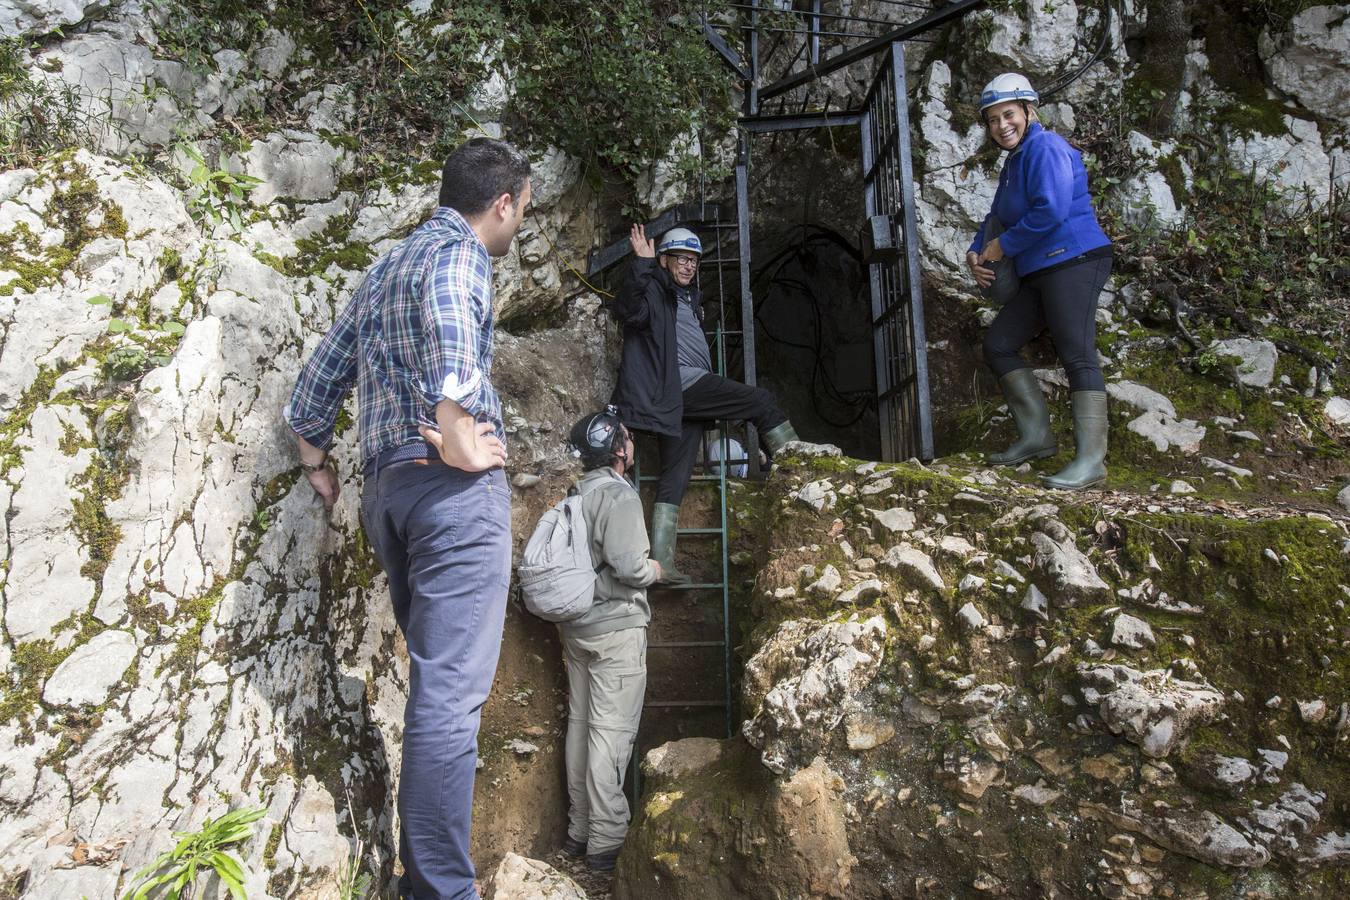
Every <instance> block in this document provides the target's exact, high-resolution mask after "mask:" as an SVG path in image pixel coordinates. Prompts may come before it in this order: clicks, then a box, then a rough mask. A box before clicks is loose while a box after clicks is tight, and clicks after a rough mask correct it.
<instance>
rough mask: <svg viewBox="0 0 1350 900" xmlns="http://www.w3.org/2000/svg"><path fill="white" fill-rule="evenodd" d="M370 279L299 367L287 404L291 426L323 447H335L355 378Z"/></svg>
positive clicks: (286, 415)
mask: <svg viewBox="0 0 1350 900" xmlns="http://www.w3.org/2000/svg"><path fill="white" fill-rule="evenodd" d="M370 281H371V278H370V277H369V276H367V278H366V280H365V281H363V282H362V283H361V286H360V287H359V288H357V290H356V293H354V294H353V295H352V298H351V300H349V301H348V302H347V305H346V306H344V307H343V308H342V311H341V312H340V313H338V317H337V319H336V320H335V321H334V322H333V327H332V328H330V329H329V331H328V333H327V334H326V335H324V337H323V340H321V341H320V342H319V346H318V347H316V348H315V350H314V354H313V355H312V356H310V358H309V361H308V362H306V363H305V365H304V366H303V367H302V368H301V369H300V376H299V377H298V378H297V379H296V381H295V390H294V391H292V392H291V399H290V402H288V403H287V404H286V408H285V411H284V415H285V417H286V421H287V422H289V423H290V426H291V428H293V429H295V433H296V434H298V435H300V436H301V437H302V438H304V439H305V440H306V441H307V442H309V443H310V444H312V445H314V446H315V447H318V448H319V449H320V450H329V449H331V448H332V446H333V427H334V423H336V422H337V416H338V411H339V410H341V408H342V403H343V401H344V400H346V398H347V393H348V392H349V391H350V390H351V387H352V383H353V382H355V381H356V347H357V344H356V314H357V307H358V304H360V302H361V300H362V298H363V297H364V296H365V294H366V292H367V291H369V290H370Z"/></svg>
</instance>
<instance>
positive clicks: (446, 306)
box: [421, 241, 492, 416]
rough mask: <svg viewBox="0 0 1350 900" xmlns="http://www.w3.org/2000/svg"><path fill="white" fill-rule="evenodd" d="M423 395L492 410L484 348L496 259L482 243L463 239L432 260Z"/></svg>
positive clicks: (430, 400) (431, 402)
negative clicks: (487, 399)
mask: <svg viewBox="0 0 1350 900" xmlns="http://www.w3.org/2000/svg"><path fill="white" fill-rule="evenodd" d="M423 297H424V302H423V307H422V315H423V326H424V328H425V333H426V334H427V336H428V337H429V338H430V340H429V341H428V342H427V346H426V348H425V350H424V352H423V354H422V372H421V378H422V395H423V399H424V400H425V401H426V403H427V405H428V406H435V405H436V404H437V403H439V402H441V401H442V400H453V401H454V402H455V403H457V404H459V405H460V406H461V407H462V408H463V409H464V411H465V412H467V413H469V414H470V415H473V416H478V415H480V414H483V413H485V412H487V410H486V409H485V406H486V404H485V402H484V400H483V388H484V385H485V383H486V373H485V372H484V371H483V360H482V358H481V353H480V349H479V348H480V346H481V338H482V331H483V328H484V327H486V323H487V320H488V316H490V315H491V308H490V304H491V302H492V263H491V260H490V259H489V258H488V255H487V251H486V250H484V249H483V247H482V246H481V245H479V244H476V243H473V242H470V241H458V242H456V243H453V244H450V245H448V246H446V247H444V248H442V249H441V250H440V251H439V252H438V253H437V254H436V257H435V259H433V260H432V262H431V266H430V269H429V271H428V273H427V290H426V291H424V292H423Z"/></svg>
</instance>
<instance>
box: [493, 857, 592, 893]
mask: <svg viewBox="0 0 1350 900" xmlns="http://www.w3.org/2000/svg"><path fill="white" fill-rule="evenodd" d="M484 887H485V888H486V891H487V893H486V894H485V895H484V896H485V897H486V898H487V900H586V892H585V891H583V890H582V889H581V886H580V885H578V884H577V883H576V882H575V881H573V880H572V879H571V878H568V877H567V876H566V875H564V874H563V873H561V872H559V871H558V870H557V869H555V868H553V867H552V866H550V865H549V864H548V863H546V862H541V861H539V860H537V859H526V858H525V857H523V856H520V855H518V854H516V853H510V852H508V853H507V854H506V856H504V857H503V858H502V861H501V863H500V864H499V865H498V866H497V870H496V871H495V872H493V873H492V877H491V878H489V879H488V882H487V884H486V885H485V886H484Z"/></svg>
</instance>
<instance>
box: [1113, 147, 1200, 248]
mask: <svg viewBox="0 0 1350 900" xmlns="http://www.w3.org/2000/svg"><path fill="white" fill-rule="evenodd" d="M1126 140H1127V141H1128V142H1129V147H1130V152H1131V153H1132V154H1133V155H1134V156H1135V158H1136V159H1137V160H1139V161H1140V165H1139V166H1138V170H1137V172H1136V174H1134V175H1132V176H1131V177H1130V178H1129V179H1128V180H1127V181H1126V182H1125V184H1124V185H1122V187H1121V199H1122V201H1123V204H1122V205H1123V212H1124V216H1125V221H1127V222H1129V223H1130V224H1131V225H1133V226H1135V227H1136V228H1145V229H1147V228H1153V229H1166V228H1175V227H1176V226H1178V225H1180V224H1181V222H1182V220H1183V219H1184V218H1185V212H1184V210H1182V209H1181V208H1180V207H1179V206H1178V205H1177V201H1176V198H1175V197H1174V196H1173V194H1172V188H1171V186H1170V185H1169V184H1168V183H1167V179H1166V178H1165V177H1164V176H1163V174H1162V173H1161V172H1160V171H1158V161H1159V160H1160V159H1161V158H1163V157H1165V156H1171V155H1172V154H1174V153H1175V152H1176V146H1175V145H1174V144H1172V143H1171V142H1169V141H1164V142H1162V143H1161V144H1160V143H1158V142H1155V141H1153V140H1152V139H1150V138H1149V137H1148V136H1147V135H1144V134H1141V133H1139V132H1138V131H1131V132H1130V133H1129V135H1127V136H1126Z"/></svg>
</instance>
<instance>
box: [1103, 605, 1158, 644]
mask: <svg viewBox="0 0 1350 900" xmlns="http://www.w3.org/2000/svg"><path fill="white" fill-rule="evenodd" d="M1111 643H1112V644H1114V645H1115V646H1117V647H1124V648H1125V649H1126V650H1147V649H1148V648H1149V647H1152V646H1153V645H1154V644H1156V643H1157V639H1156V638H1155V637H1154V636H1153V629H1152V628H1150V627H1149V624H1148V623H1147V622H1145V621H1144V620H1143V619H1138V618H1135V617H1134V616H1131V615H1127V614H1126V613H1121V614H1120V615H1118V616H1116V620H1115V622H1113V623H1112V625H1111Z"/></svg>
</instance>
